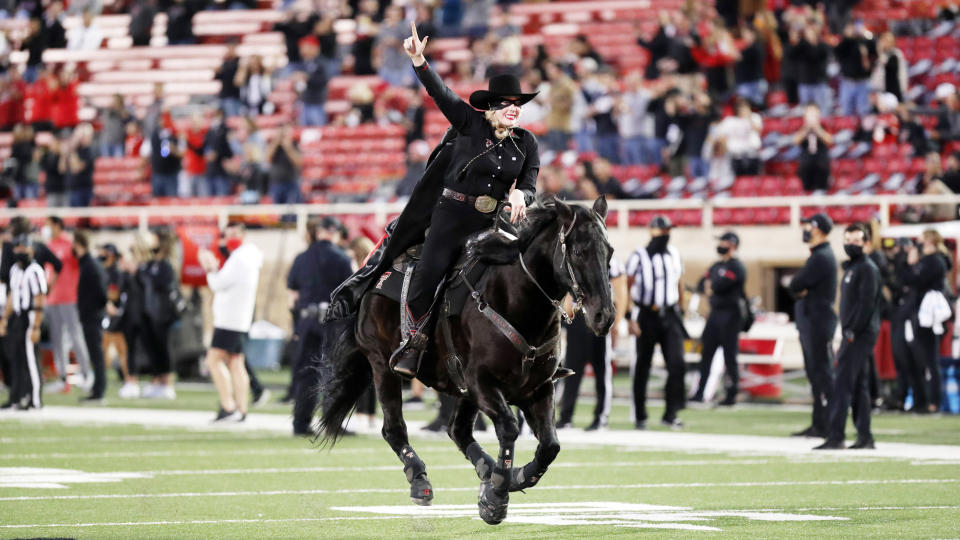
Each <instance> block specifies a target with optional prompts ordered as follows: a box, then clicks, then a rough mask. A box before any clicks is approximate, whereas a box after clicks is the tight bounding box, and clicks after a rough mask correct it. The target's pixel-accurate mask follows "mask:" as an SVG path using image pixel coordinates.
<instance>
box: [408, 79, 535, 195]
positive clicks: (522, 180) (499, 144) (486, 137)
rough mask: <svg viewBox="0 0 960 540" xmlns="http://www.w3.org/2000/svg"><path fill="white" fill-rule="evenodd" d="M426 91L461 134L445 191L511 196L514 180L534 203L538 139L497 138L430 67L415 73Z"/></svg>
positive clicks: (521, 134)
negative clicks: (509, 194) (508, 193)
mask: <svg viewBox="0 0 960 540" xmlns="http://www.w3.org/2000/svg"><path fill="white" fill-rule="evenodd" d="M415 71H416V73H417V77H419V78H420V82H421V83H423V86H424V88H426V90H427V93H428V94H430V97H432V98H433V100H434V101H435V102H436V103H437V107H439V108H440V111H441V112H442V113H443V115H444V116H446V118H447V120H449V121H450V124H451V126H453V129H454V130H456V132H457V138H456V139H454V142H453V153H452V155H451V156H450V166H449V167H448V168H447V170H446V171H445V172H444V175H443V185H444V187H447V188H450V189H453V190H455V191H459V192H461V193H465V194H467V195H490V196H492V197H493V198H495V199H497V200H503V199H505V198H506V196H507V192H508V191H509V189H510V186H512V185H513V183H514V180H516V183H517V189H519V190H521V191H523V193H524V195H525V196H526V199H527V204H531V203H532V202H533V194H534V192H535V191H536V184H537V174H538V173H539V171H540V156H539V150H538V147H537V139H536V137H534V136H533V134H532V133H530V132H529V131H526V130H523V129H514V130H513V132H514V134H513V135H511V136H507V137H506V138H504V139H501V140H498V139H497V138H496V136H495V135H494V130H493V127H492V126H491V125H490V122H488V121H487V119H486V118H484V115H483V112H481V111H478V110H476V109H474V108H473V107H471V106H470V105H468V104H467V103H466V102H464V101H463V100H462V99H460V97H459V96H457V95H456V94H455V93H453V91H452V90H450V89H449V88H447V86H446V85H444V84H443V81H441V80H440V77H439V76H438V75H437V73H436V72H435V71H433V69H431V68H430V64H428V63H424V64H423V65H422V66H420V67H418V68H416V69H415Z"/></svg>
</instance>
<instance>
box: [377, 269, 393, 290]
mask: <svg viewBox="0 0 960 540" xmlns="http://www.w3.org/2000/svg"><path fill="white" fill-rule="evenodd" d="M391 273H392V272H384V273H383V275H381V276H380V279H379V280H377V287H376V288H377V289H383V284H384V283H386V281H387V278H389V277H390V274H391Z"/></svg>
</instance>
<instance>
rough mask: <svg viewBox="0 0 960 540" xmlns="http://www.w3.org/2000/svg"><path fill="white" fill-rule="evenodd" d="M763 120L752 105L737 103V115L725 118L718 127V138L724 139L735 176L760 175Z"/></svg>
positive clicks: (744, 102)
mask: <svg viewBox="0 0 960 540" xmlns="http://www.w3.org/2000/svg"><path fill="white" fill-rule="evenodd" d="M762 131H763V119H762V118H761V117H760V115H759V114H757V113H755V112H753V111H751V110H750V103H748V102H747V101H746V100H744V99H741V100H739V101H737V105H736V114H735V115H734V116H728V117H726V118H724V119H723V120H722V121H721V122H720V124H718V125H717V136H718V137H721V138H723V141H724V146H725V147H726V153H727V154H729V155H730V159H731V164H732V165H733V172H734V174H736V175H738V176H741V175H754V174H760V165H761V163H760V148H761V146H762V141H761V139H760V134H761V133H762Z"/></svg>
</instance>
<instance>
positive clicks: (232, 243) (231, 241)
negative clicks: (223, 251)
mask: <svg viewBox="0 0 960 540" xmlns="http://www.w3.org/2000/svg"><path fill="white" fill-rule="evenodd" d="M241 244H243V239H242V238H228V239H227V251H228V252H230V253H233V252H234V251H236V250H237V248H238V247H240V245H241Z"/></svg>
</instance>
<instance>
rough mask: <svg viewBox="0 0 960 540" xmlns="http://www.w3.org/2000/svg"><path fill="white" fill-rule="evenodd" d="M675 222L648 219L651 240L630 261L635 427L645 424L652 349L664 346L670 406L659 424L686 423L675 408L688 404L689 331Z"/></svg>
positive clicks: (641, 427)
mask: <svg viewBox="0 0 960 540" xmlns="http://www.w3.org/2000/svg"><path fill="white" fill-rule="evenodd" d="M672 228H673V224H672V223H671V222H670V220H669V219H667V218H666V217H665V216H656V217H654V218H653V220H652V221H651V222H650V236H651V239H650V243H649V244H648V245H647V246H646V247H640V248H639V249H637V250H636V251H634V252H633V254H632V255H631V256H630V259H628V261H627V286H628V287H629V289H630V297H631V299H632V300H633V303H634V306H635V307H634V308H633V310H632V313H630V315H629V317H630V323H629V324H630V333H631V334H632V335H634V336H637V358H636V363H635V364H634V365H633V367H632V369H631V371H632V374H633V404H634V416H635V417H634V427H635V428H636V429H646V427H647V381H648V380H649V378H650V365H651V363H652V361H653V349H654V347H656V346H657V344H659V345H660V351H661V352H662V353H663V359H664V363H665V364H666V366H667V384H666V387H665V388H664V401H665V402H666V407H665V409H664V411H663V418H662V419H661V423H662V424H663V425H664V426H667V427H670V428H673V429H680V428H682V427H683V422H682V421H681V420H680V418H678V417H677V413H678V412H679V411H680V410H681V409H683V407H684V395H685V393H684V387H683V376H684V372H685V371H686V367H685V366H684V363H683V340H684V339H685V337H686V330H684V328H683V320H682V319H681V317H680V308H679V303H680V298H681V295H680V287H681V285H680V277H681V276H682V275H683V261H681V259H680V253H679V252H678V251H677V249H676V248H674V247H673V246H669V245H668V243H669V242H670V229H672Z"/></svg>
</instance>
